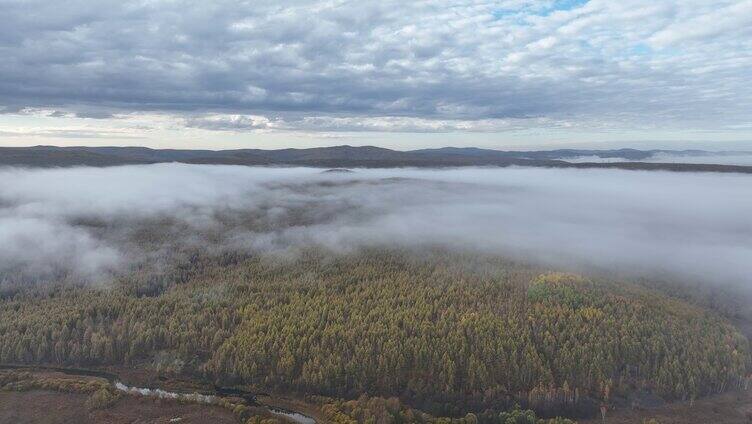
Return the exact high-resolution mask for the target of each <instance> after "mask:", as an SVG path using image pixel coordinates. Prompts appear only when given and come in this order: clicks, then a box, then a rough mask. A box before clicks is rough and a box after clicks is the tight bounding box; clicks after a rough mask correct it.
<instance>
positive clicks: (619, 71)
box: [0, 0, 752, 144]
mask: <svg viewBox="0 0 752 424" xmlns="http://www.w3.org/2000/svg"><path fill="white" fill-rule="evenodd" d="M0 15H1V16H2V17H3V18H2V21H3V24H2V25H1V26H0V55H1V56H2V58H3V60H2V61H0V109H3V112H4V113H5V114H12V115H29V114H42V115H44V116H45V117H49V118H58V119H65V118H69V119H70V118H76V117H77V118H82V119H84V120H83V121H81V122H84V124H81V125H79V127H76V128H75V129H74V130H71V129H70V127H69V126H66V127H65V128H66V130H67V131H68V132H67V133H66V132H61V133H60V134H58V133H57V132H56V131H62V128H58V127H57V126H56V125H55V124H54V122H55V121H54V120H46V121H44V125H43V126H42V127H39V126H31V127H30V126H28V125H27V126H19V125H18V124H16V125H15V126H10V125H6V126H5V128H0V130H4V131H5V133H6V135H8V136H10V135H14V136H23V134H31V135H34V134H44V133H45V131H46V132H47V133H48V134H49V132H50V131H52V133H53V134H56V135H58V136H60V137H65V136H66V135H67V136H71V133H70V131H78V132H74V133H73V136H78V135H82V134H83V135H84V136H85V135H86V134H90V136H93V137H100V138H107V137H118V136H120V138H128V137H137V136H139V135H143V133H144V132H147V131H149V130H151V129H154V128H164V127H169V128H184V129H185V128H192V129H202V130H207V131H223V132H264V131H267V132H269V131H272V132H273V131H282V132H285V131H298V132H314V133H316V132H328V133H334V134H336V133H340V132H386V133H388V132H504V131H510V130H518V129H525V128H527V129H530V128H532V129H542V130H546V129H551V128H555V129H568V128H587V129H590V130H593V131H608V130H613V129H622V130H624V129H627V130H641V131H642V130H646V131H649V130H651V129H656V128H659V129H665V128H672V129H678V128H683V129H686V128H691V129H694V130H698V131H699V130H713V131H730V132H736V133H742V134H747V135H749V134H750V131H752V117H750V112H749V111H750V110H752V76H751V74H750V72H749V70H750V69H752V29H751V28H752V0H722V1H707V0H682V1H670V0H663V1H655V0H633V1H629V2H616V1H610V0H590V1H582V0H557V1H553V0H544V1H527V0H502V1H482V0H477V1H476V0H458V1H451V2H447V1H419V2H402V1H391V0H386V1H378V2H376V1H373V2H360V1H357V2H356V1H313V0H311V1H308V0H300V1H298V0H295V1H286V2H279V1H253V2H234V1H233V2H229V1H228V2H224V1H217V2H197V1H195V2H194V1H183V0H179V1H96V2H93V1H84V0H78V1H70V2H65V4H60V3H58V2H49V1H42V0H36V1H34V0H32V1H16V0H0ZM113 115H114V117H115V118H118V119H114V120H113V122H112V123H111V124H110V127H111V128H100V127H97V130H96V131H93V130H92V129H91V128H89V124H86V123H85V122H87V121H86V120H85V119H103V118H104V119H111V118H112V117H113ZM131 121H132V125H130V126H128V125H125V124H124V123H127V122H131ZM27 124H28V123H27ZM35 125H36V124H35ZM124 126H125V127H126V129H127V131H125V130H124V129H123V128H124ZM86 131H89V132H88V133H87V132H86ZM0 135H2V134H0ZM131 144H135V143H131Z"/></svg>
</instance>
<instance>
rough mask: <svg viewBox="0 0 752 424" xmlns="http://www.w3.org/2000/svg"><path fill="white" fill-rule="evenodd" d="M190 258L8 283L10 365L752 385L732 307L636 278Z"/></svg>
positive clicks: (459, 261) (5, 356)
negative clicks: (73, 279)
mask: <svg viewBox="0 0 752 424" xmlns="http://www.w3.org/2000/svg"><path fill="white" fill-rule="evenodd" d="M180 258H181V259H179V260H178V259H176V260H175V261H174V263H173V264H171V265H168V266H164V267H160V268H157V267H151V268H146V269H143V270H141V272H136V273H132V274H128V275H125V276H121V277H120V278H119V279H117V281H116V282H114V283H113V284H112V285H111V286H101V287H98V286H91V285H75V284H40V285H31V286H23V287H19V286H18V285H5V286H4V289H3V292H2V300H1V301H0V361H1V362H2V363H24V364H61V365H70V366H86V367H90V366H104V365H118V366H129V367H137V368H144V369H152V370H155V371H158V372H161V373H166V374H168V375H170V374H172V375H190V376H193V377H195V378H197V379H205V380H209V381H214V382H221V383H222V384H225V385H237V386H244V387H251V388H254V389H257V390H273V391H290V392H294V393H300V394H303V395H318V396H329V397H332V398H337V399H344V400H347V399H357V398H358V397H361V396H364V395H367V396H382V397H384V398H389V397H395V396H396V397H397V398H399V400H400V401H402V402H404V403H406V404H408V405H410V406H411V407H415V408H418V409H420V410H423V411H426V412H427V413H430V414H433V415H436V416H450V417H459V416H464V415H465V414H467V413H475V414H478V415H479V416H484V415H483V413H484V412H485V413H486V415H485V416H493V417H498V416H499V414H500V413H502V412H504V411H506V410H511V409H513V408H514V407H515V405H520V406H522V407H523V408H529V409H532V410H535V411H536V412H537V413H539V414H540V415H542V416H556V415H563V416H568V417H580V416H593V415H594V414H596V413H597V411H598V409H599V408H600V407H601V406H602V405H610V404H612V403H613V404H618V403H622V404H623V403H626V402H634V399H633V398H632V394H633V393H635V392H638V391H649V392H652V393H655V394H656V395H659V396H661V397H663V398H665V399H667V400H682V399H695V398H697V397H700V396H703V395H707V394H712V393H719V392H723V391H724V390H727V389H730V388H740V387H745V386H746V385H747V384H749V370H750V368H751V367H750V350H749V343H748V340H747V339H746V338H745V337H744V336H743V335H742V334H740V333H739V331H737V330H736V329H735V327H733V326H732V325H731V324H730V323H729V322H728V321H727V320H726V319H725V318H723V317H721V316H719V315H718V314H717V313H714V312H710V311H708V310H707V309H703V308H700V307H698V306H695V305H693V304H691V303H689V302H686V301H681V300H676V299H674V298H672V297H670V296H667V295H665V294H663V293H661V292H659V291H657V290H655V289H649V288H646V287H644V286H643V285H640V284H636V283H629V282H625V281H611V280H608V279H596V278H588V277H584V276H581V275H576V274H570V273H556V272H550V271H546V270H545V269H540V268H537V267H532V266H529V265H525V264H521V263H516V262H511V261H506V260H502V259H499V258H495V257H484V256H478V255H473V256H469V255H461V254H455V253H450V252H446V251H441V250H434V251H430V252H422V253H421V254H416V253H414V252H408V251H399V250H376V249H372V250H365V251H361V252H356V253H350V254H346V255H329V254H322V253H321V252H319V251H306V252H305V253H304V254H302V255H301V256H300V257H298V258H294V259H291V258H274V257H268V256H267V257H259V256H253V255H239V254H227V253H225V254H220V255H208V254H202V253H201V252H198V251H197V252H193V253H192V254H185V255H180ZM342 407H344V406H342ZM495 419H496V418H494V420H491V419H484V420H483V421H484V422H496V421H495Z"/></svg>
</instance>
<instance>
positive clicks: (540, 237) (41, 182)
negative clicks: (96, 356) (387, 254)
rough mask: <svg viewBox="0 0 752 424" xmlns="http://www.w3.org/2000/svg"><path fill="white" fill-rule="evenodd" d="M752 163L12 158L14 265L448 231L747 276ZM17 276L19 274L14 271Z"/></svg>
mask: <svg viewBox="0 0 752 424" xmlns="http://www.w3.org/2000/svg"><path fill="white" fill-rule="evenodd" d="M751 178H752V177H750V176H748V175H742V174H739V175H736V174H711V173H696V174H686V173H681V174H679V173H669V172H636V171H619V170H565V169H540V168H537V169H533V168H529V169H528V168H509V169H469V168H465V169H454V170H417V169H387V170H385V169H369V170H365V169H361V170H357V171H356V172H355V173H353V174H326V173H323V174H322V173H321V170H319V169H309V168H251V167H232V166H198V165H181V164H160V165H148V166H125V167H113V168H73V169H54V170H14V169H2V170H0V272H4V273H5V274H4V275H6V276H7V275H9V274H10V273H13V272H18V271H19V269H20V270H23V271H24V272H25V273H26V274H27V275H34V274H35V273H42V274H44V273H50V272H59V271H60V270H61V269H62V270H67V271H68V272H74V273H76V274H79V275H83V276H87V275H89V276H91V275H96V274H97V273H101V272H106V271H107V270H109V269H112V268H116V269H117V267H118V266H127V265H128V264H129V263H133V261H138V260H140V256H139V255H146V254H148V253H150V249H156V250H159V248H160V246H149V245H148V244H146V245H145V244H143V243H137V244H136V245H135V246H134V245H132V244H131V239H132V238H133V237H134V234H136V233H137V231H141V232H144V231H148V233H149V234H158V233H161V234H162V235H161V239H160V243H162V244H164V245H166V246H169V251H173V252H174V251H176V250H177V249H176V247H179V246H194V247H199V246H200V247H201V248H204V249H209V250H212V249H218V248H223V249H233V250H240V251H242V252H269V251H290V250H293V251H294V250H295V249H298V248H300V247H304V246H319V247H324V248H327V249H330V250H332V251H334V252H341V251H352V250H353V249H358V248H362V247H403V248H414V249H422V248H424V247H427V246H442V247H445V248H448V249H460V250H471V251H475V252H484V253H489V254H495V255H503V256H506V257H512V258H518V259H522V260H532V261H535V262H541V263H543V264H547V265H550V266H553V267H564V268H575V269H593V268H597V269H603V270H609V271H620V272H625V273H628V274H633V275H635V274H639V275H647V276H655V275H661V276H668V277H672V278H682V279H695V280H698V281H704V282H713V283H734V284H744V283H746V282H748V281H749V278H748V276H749V274H750V272H752V265H751V264H752V248H751V247H750V245H749V239H750V237H752V225H751V224H750V221H749V216H750V215H752V198H750V197H749V196H746V197H745V196H741V195H739V194H740V193H745V192H747V191H748V187H749V186H750V184H751V183H752V181H750V179H751ZM14 275H15V274H14Z"/></svg>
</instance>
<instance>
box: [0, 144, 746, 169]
mask: <svg viewBox="0 0 752 424" xmlns="http://www.w3.org/2000/svg"><path fill="white" fill-rule="evenodd" d="M657 153H670V154H674V155H677V156H686V157H692V156H700V155H707V154H715V155H719V156H723V155H727V154H733V153H734V152H707V151H702V150H681V151H673V150H635V149H616V150H578V149H559V150H540V151H524V152H523V151H502V150H491V149H480V148H475V147H466V148H460V147H444V148H439V149H422V150H412V151H404V152H403V151H396V150H390V149H385V148H381V147H374V146H362V147H355V146H334V147H315V148H309V149H279V150H262V149H235V150H177V149H150V148H147V147H56V146H34V147H0V165H10V166H25V167H69V166H115V165H132V164H152V163H164V162H180V163H190V164H216V165H249V166H250V165H278V166H283V165H288V166H311V167H321V168H358V167H361V168H388V167H462V166H500V167H505V166H533V167H550V168H579V169H582V168H616V169H627V170H663V171H675V172H736V173H747V174H749V173H752V166H742V165H720V164H696V163H656V162H640V160H646V159H648V158H650V157H652V156H653V155H655V154H657ZM583 156H586V157H589V156H593V157H598V158H602V159H624V161H623V162H605V163H604V162H578V163H574V162H568V161H567V160H568V159H573V158H579V157H583Z"/></svg>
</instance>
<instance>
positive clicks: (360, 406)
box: [321, 395, 575, 424]
mask: <svg viewBox="0 0 752 424" xmlns="http://www.w3.org/2000/svg"><path fill="white" fill-rule="evenodd" d="M321 409H322V411H323V413H324V415H325V416H326V418H327V420H328V422H331V423H332V424H358V423H383V424H395V423H416V424H421V423H422V424H478V423H488V424H575V422H574V421H572V420H569V419H566V418H561V417H556V418H549V419H544V418H538V417H537V416H536V414H535V411H531V410H523V409H521V408H520V406H519V405H515V406H514V408H512V409H510V410H508V411H504V412H496V411H493V410H491V409H487V410H486V411H484V412H483V413H481V414H474V413H472V412H468V413H467V414H465V416H463V417H459V418H449V417H434V416H432V415H429V414H426V413H425V412H422V411H419V410H416V409H412V408H409V407H407V406H405V405H404V404H402V403H401V402H400V400H399V399H397V398H395V397H391V398H388V399H386V398H382V397H370V398H369V397H368V396H365V395H362V396H360V397H359V398H358V399H357V400H350V401H342V400H332V399H326V400H325V401H324V402H323V406H322V407H321Z"/></svg>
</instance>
